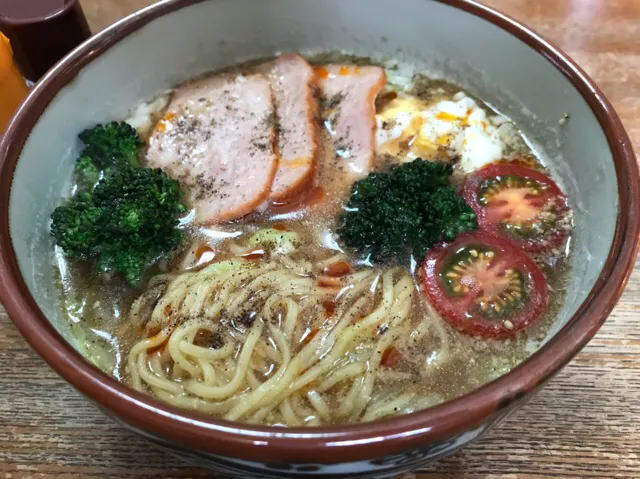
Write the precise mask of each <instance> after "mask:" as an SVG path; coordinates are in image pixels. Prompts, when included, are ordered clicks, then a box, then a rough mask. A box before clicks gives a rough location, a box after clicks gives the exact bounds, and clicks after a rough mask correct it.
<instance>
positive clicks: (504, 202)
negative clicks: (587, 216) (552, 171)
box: [463, 164, 571, 253]
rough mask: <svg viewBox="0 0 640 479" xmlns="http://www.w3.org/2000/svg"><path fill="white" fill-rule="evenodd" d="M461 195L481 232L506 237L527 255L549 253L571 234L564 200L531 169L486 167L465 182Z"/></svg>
mask: <svg viewBox="0 0 640 479" xmlns="http://www.w3.org/2000/svg"><path fill="white" fill-rule="evenodd" d="M463 196H464V199H465V200H466V201H467V203H468V204H469V206H471V208H473V210H474V211H475V213H476V215H477V217H478V227H479V228H480V229H481V230H484V231H488V232H490V233H496V234H499V235H501V236H506V237H508V238H510V239H511V240H513V241H514V242H516V243H517V244H518V245H519V246H520V247H522V249H524V250H525V251H528V252H530V253H535V252H548V251H549V250H551V249H552V248H554V247H556V246H558V245H560V244H561V243H562V242H563V241H564V240H565V239H566V238H567V236H568V235H569V233H570V232H571V210H570V209H569V206H568V203H567V197H566V196H565V195H564V194H563V193H562V191H560V188H558V185H556V184H555V182H554V181H553V180H552V179H551V178H549V177H548V176H546V175H545V174H543V173H540V172H539V171H535V170H532V169H531V168H527V167H525V166H520V165H514V164H494V165H489V166H487V167H485V168H482V169H481V170H478V171H477V172H475V173H474V174H473V175H471V176H470V177H469V178H468V179H467V181H466V183H465V185H464V189H463Z"/></svg>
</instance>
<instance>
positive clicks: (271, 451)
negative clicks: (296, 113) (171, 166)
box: [0, 0, 640, 477]
mask: <svg viewBox="0 0 640 479" xmlns="http://www.w3.org/2000/svg"><path fill="white" fill-rule="evenodd" d="M328 50H347V51H350V52H353V53H356V54H364V55H371V54H383V55H388V56H390V57H394V58H398V59H400V60H409V61H411V62H413V63H416V64H418V65H421V66H423V67H424V69H426V70H428V71H430V72H432V73H433V74H436V75H443V76H445V77H446V78H448V79H450V80H452V81H454V82H456V83H458V84H460V85H461V86H463V87H465V88H466V89H467V90H469V91H471V92H472V93H474V94H476V95H478V96H479V97H480V98H483V99H485V100H487V101H488V102H489V103H490V104H491V105H492V106H494V107H495V108H497V109H498V110H500V111H501V112H502V113H504V114H506V115H507V116H509V117H512V118H513V119H514V120H515V121H516V122H517V124H518V125H520V126H521V127H522V129H523V131H524V132H525V133H526V134H527V137H528V139H529V140H530V142H531V144H532V145H533V146H534V148H536V149H538V150H539V151H540V152H542V153H543V154H544V156H545V157H546V158H548V159H549V161H550V167H551V168H552V170H554V173H555V175H556V177H557V178H559V179H560V181H561V183H562V184H563V186H564V189H565V191H566V192H567V193H568V195H569V197H570V198H571V203H572V206H573V208H574V210H575V212H576V229H575V241H574V242H573V244H572V248H573V250H574V258H573V260H574V266H573V273H572V274H571V279H570V281H569V284H568V287H567V295H566V301H565V304H564V307H563V308H562V310H561V311H560V313H559V316H558V320H557V322H556V325H555V327H554V329H553V331H552V334H551V335H550V338H549V339H548V341H547V342H546V344H545V345H544V346H543V347H542V348H541V349H540V350H539V351H538V352H536V353H535V354H533V356H531V357H530V359H528V360H527V361H525V362H524V363H523V364H522V365H520V366H519V367H517V368H516V369H514V370H513V371H512V372H511V373H509V374H507V375H505V376H503V377H501V378H500V379H498V380H495V381H493V382H491V383H489V384H487V385H486V386H484V387H482V388H480V389H477V390H476V391H474V392H472V393H471V394H468V395H466V396H463V397H460V398H458V399H456V400H453V401H450V402H447V403H445V404H442V405H440V406H437V407H434V408H431V409H428V410H424V411H421V412H417V413H414V414H411V415H408V416H404V417H398V418H395V419H388V420H383V421H379V422H374V423H369V424H360V425H354V426H345V427H330V428H319V429H295V428H292V429H288V430H283V429H275V428H269V427H257V426H249V425H245V424H236V423H230V422H225V421H221V420H217V419H214V418H212V417H208V416H204V415H200V414H196V413H191V412H187V411H183V410H178V409H175V408H173V407H170V406H167V405H165V404H163V403H160V402H158V401H156V400H154V399H153V398H151V397H149V396H146V395H144V394H140V393H138V392H135V391H133V390H132V389H129V388H128V387H126V386H124V385H122V384H120V383H118V382H117V381H116V380H114V379H113V378H111V377H108V376H106V375H105V374H103V373H101V372H100V371H98V370H97V369H95V368H94V367H92V366H91V365H89V364H88V363H87V362H85V361H84V360H83V358H82V357H81V356H80V355H79V354H78V352H76V349H75V345H74V341H73V340H72V339H71V338H70V336H69V334H68V330H67V328H66V326H65V321H64V320H63V318H62V317H61V315H60V313H59V310H58V304H57V299H56V298H57V295H56V291H55V287H54V283H53V281H52V267H51V264H52V257H51V256H52V255H51V251H52V245H51V240H50V237H49V234H48V217H49V215H50V213H51V211H52V209H53V208H54V206H55V205H57V204H59V203H60V201H61V198H62V196H63V194H64V193H65V192H66V191H67V188H68V183H69V178H70V176H71V171H72V168H73V161H74V158H75V157H76V156H77V147H76V134H77V132H78V131H80V130H82V129H83V128H85V127H86V126H87V125H91V124H94V123H96V122H101V121H102V122H104V121H106V120H109V119H122V118H124V117H126V114H127V112H128V110H129V109H130V108H131V107H132V106H134V105H136V104H138V103H140V102H142V101H145V100H147V99H149V98H151V97H153V96H154V95H155V94H158V93H159V92H162V91H164V90H166V89H168V88H170V87H172V86H173V85H175V84H176V83H178V82H180V81H182V80H185V79H187V78H189V77H193V76H194V75H197V74H200V73H203V72H206V71H210V70H213V69H216V68H219V67H222V66H226V65H229V64H232V63H234V62H237V61H239V60H246V59H250V58H258V57H266V56H270V55H273V54H274V53H276V52H279V51H302V52H308V51H328ZM565 114H568V115H569V117H570V118H569V120H568V121H566V122H564V121H562V122H561V121H560V120H561V119H562V118H563V117H564V116H565ZM561 123H564V124H561ZM0 162H1V166H0V167H1V177H0V234H1V242H0V251H1V255H0V273H1V275H2V286H1V288H0V290H1V295H2V301H3V302H4V304H5V307H6V309H7V311H8V312H9V315H10V316H11V318H12V319H13V321H14V322H15V324H16V326H17V327H18V328H19V329H20V331H21V332H22V334H23V335H24V336H25V338H26V339H27V341H28V342H29V343H30V344H31V345H32V346H33V348H34V349H35V350H36V351H37V352H38V353H39V354H40V355H41V356H42V357H43V358H44V359H45V360H46V361H47V362H48V363H49V364H50V365H51V367H52V368H53V369H55V370H56V371H57V372H58V373H59V374H60V375H62V376H63V377H64V378H65V379H66V380H67V381H69V383H71V384H72V385H73V386H74V387H76V388H77V389H78V390H79V391H81V392H82V393H83V394H85V395H86V396H87V397H88V398H90V399H91V400H92V401H94V402H95V403H97V404H98V405H99V406H100V407H101V408H102V409H103V410H104V411H105V412H107V413H108V414H110V415H111V416H113V417H114V418H116V419H117V420H118V421H120V422H121V423H122V424H124V425H126V426H127V427H130V428H132V429H134V430H135V431H137V432H139V433H140V434H142V435H144V436H146V437H147V438H149V439H150V440H152V441H154V442H155V443H157V444H159V445H161V446H163V447H166V448H169V449H171V450H173V451H176V452H178V453H179V454H181V455H182V456H184V457H186V458H188V459H190V460H192V461H195V462H197V463H199V464H202V465H205V466H208V467H211V468H214V469H217V470H221V471H225V472H228V473H233V474H237V475H241V474H245V475H247V476H250V477H306V476H323V477H328V476H336V477H345V476H348V475H353V476H358V477H366V476H376V477H382V476H387V475H393V474H397V473H399V472H402V471H406V470H410V469H413V468H416V467H417V466H419V465H421V464H424V463H426V462H428V461H431V460H434V459H436V458H438V457H440V456H443V455H445V454H449V453H451V452H452V451H454V450H456V449H457V448H459V447H460V446H462V445H464V444H466V443H468V442H469V441H471V440H473V439H475V438H477V437H478V436H480V435H481V434H483V433H484V432H486V431H487V430H488V429H489V428H490V427H492V426H493V425H495V424H496V423H497V422H499V421H500V420H501V419H503V418H505V417H506V416H507V415H508V414H509V413H510V412H511V411H513V410H514V409H515V408H517V407H519V406H521V405H522V404H523V403H524V402H525V401H526V400H527V399H528V398H530V397H531V395H532V394H534V393H535V392H536V391H537V390H539V389H540V388H541V387H542V386H543V385H544V383H545V382H546V381H548V380H549V379H550V378H551V377H552V376H553V375H554V374H555V373H556V372H558V370H559V369H560V368H562V366H564V365H565V364H566V363H567V362H568V361H569V360H570V359H571V358H572V357H573V356H574V355H575V354H576V353H577V352H578V351H579V350H580V349H581V348H582V347H583V346H584V345H585V344H586V343H587V341H589V339H590V338H591V337H592V336H593V335H594V334H595V333H596V331H597V330H598V328H599V327H600V325H601V324H602V323H603V322H604V320H605V319H606V317H607V315H608V314H609V313H610V311H611V309H612V308H613V306H614V304H615V303H616V301H617V299H618V297H619V296H620V294H621V292H622V290H623V288H624V285H625V282H626V280H627V278H628V276H629V273H630V271H631V268H632V265H633V261H634V258H635V256H636V252H637V247H638V227H639V225H638V200H639V198H640V196H639V186H638V168H637V166H636V162H635V159H634V156H633V152H632V149H631V144H630V141H629V138H628V137H627V135H626V134H625V132H624V130H623V127H622V125H621V123H620V120H619V119H618V117H617V115H616V113H615V112H614V111H613V109H612V107H611V105H610V104H609V102H608V101H607V100H606V99H605V97H604V95H603V94H602V92H601V91H600V90H599V89H598V88H597V87H596V86H595V85H594V84H593V82H592V81H591V80H590V79H589V78H588V77H587V75H585V73H584V72H583V71H582V70H580V68H579V67H578V66H576V64H575V63H574V62H573V61H572V60H570V59H569V58H568V57H567V56H566V55H565V54H564V53H562V52H561V51H560V50H558V49H557V48H556V47H554V46H553V45H551V44H549V43H548V42H546V41H545V40H543V39H542V38H540V37H539V36H538V35H537V34H535V33H533V32H532V31H530V30H528V29H527V28H525V27H523V26H522V25H520V24H518V23H517V22H515V21H513V20H511V19H509V18H508V17H506V16H504V15H501V14H499V13H497V12H495V11H492V10H490V9H488V8H485V7H483V6H481V5H479V4H477V3H474V2H471V1H466V0H439V1H433V0H431V1H430V0H402V1H399V2H389V1H386V0H350V1H348V2H345V1H343V0H323V1H317V0H316V1H312V0H270V1H261V2H258V1H253V0H233V1H229V0H211V1H198V0H182V1H180V0H169V1H164V2H160V3H159V4H157V5H155V6H153V7H150V8H147V9H145V10H142V11H141V12H139V13H136V14H135V15H133V16H131V17H129V18H127V19H125V20H123V21H121V22H119V23H117V24H116V25H114V26H112V27H110V28H109V29H107V30H105V31H104V32H102V33H100V34H99V35H97V36H95V37H93V38H92V39H91V40H89V41H88V42H87V43H85V44H83V45H82V46H80V47H79V48H78V49H76V50H75V51H74V52H72V53H71V54H70V55H69V56H68V57H66V58H65V59H64V60H63V61H62V62H61V63H59V64H58V65H57V66H56V67H54V68H53V69H52V70H51V71H49V72H48V73H47V74H46V75H45V77H44V78H43V79H42V80H41V81H40V82H39V83H38V84H37V85H36V87H35V88H34V89H33V91H32V92H31V95H30V96H29V97H28V99H27V100H26V102H25V103H24V104H23V105H22V107H21V108H20V110H19V112H18V113H17V115H16V117H15V118H14V119H13V121H12V123H11V124H10V126H9V128H8V130H7V133H6V135H5V137H4V139H3V140H2V143H1V145H0Z"/></svg>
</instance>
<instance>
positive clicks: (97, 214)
mask: <svg viewBox="0 0 640 479" xmlns="http://www.w3.org/2000/svg"><path fill="white" fill-rule="evenodd" d="M184 211H185V207H184V206H183V205H182V203H181V192H180V186H179V184H178V182H177V181H176V180H174V179H172V178H170V177H169V176H167V175H166V174H165V173H164V172H163V171H162V170H160V169H155V170H154V169H150V168H136V167H133V166H130V165H126V164H123V165H121V166H119V167H118V168H117V169H116V170H115V171H114V172H113V173H112V174H111V175H109V176H107V177H106V178H103V179H102V180H100V182H99V183H98V184H97V186H96V187H95V189H94V190H93V192H91V193H86V192H85V193H80V194H78V195H76V196H74V197H73V198H72V199H71V201H70V202H69V203H68V204H67V205H64V206H60V207H58V208H57V209H56V210H55V211H54V213H53V215H52V219H53V224H52V227H51V234H52V235H53V236H54V238H55V240H56V244H58V246H60V247H61V248H62V249H63V250H64V251H65V253H66V254H67V255H69V256H70V257H73V258H90V257H91V258H96V260H97V265H98V269H99V271H103V272H104V271H117V272H121V273H123V274H124V276H125V278H126V279H127V281H128V282H129V283H131V284H135V283H137V282H138V281H139V280H140V279H141V278H142V276H143V274H144V271H145V270H146V269H147V268H148V267H149V266H150V265H151V264H153V263H154V262H155V261H157V260H158V259H159V258H161V257H163V256H166V255H167V254H168V253H170V252H171V251H173V250H175V249H176V248H177V247H178V245H179V244H180V242H181V241H182V238H183V233H182V231H181V230H180V229H178V219H177V218H178V216H179V215H180V214H181V213H183V212H184Z"/></svg>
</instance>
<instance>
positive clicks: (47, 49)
mask: <svg viewBox="0 0 640 479" xmlns="http://www.w3.org/2000/svg"><path fill="white" fill-rule="evenodd" d="M0 31H1V32H2V33H4V34H5V35H6V36H7V37H8V38H9V40H10V41H11V45H12V47H13V52H14V59H15V62H16V64H17V65H18V68H20V71H21V72H22V74H23V75H24V77H25V78H27V79H28V80H31V81H34V82H35V81H37V80H38V79H39V78H40V77H41V76H42V75H44V74H45V73H46V71H47V70H48V69H49V68H51V67H52V66H53V65H55V64H56V63H57V62H58V60H60V59H61V58H62V57H64V56H65V55H66V54H67V53H69V52H70V51H71V50H73V49H74V48H75V47H77V46H78V45H79V44H80V43H82V42H84V41H85V40H86V39H87V38H89V37H90V36H91V32H90V30H89V25H88V24H87V19H86V18H85V16H84V13H83V12H82V7H81V6H80V2H78V1H77V0H0Z"/></svg>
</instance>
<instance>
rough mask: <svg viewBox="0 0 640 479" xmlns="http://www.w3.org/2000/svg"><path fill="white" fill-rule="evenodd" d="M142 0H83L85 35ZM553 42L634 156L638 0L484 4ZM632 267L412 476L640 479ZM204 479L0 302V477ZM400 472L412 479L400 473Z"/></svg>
mask: <svg viewBox="0 0 640 479" xmlns="http://www.w3.org/2000/svg"><path fill="white" fill-rule="evenodd" d="M150 3H152V2H151V1H150V0H83V1H82V4H83V6H84V8H85V12H86V14H87V17H88V19H89V23H90V24H91V26H92V28H93V29H94V30H99V29H101V28H103V27H104V26H106V25H108V24H110V23H111V22H113V21H115V20H117V19H118V18H120V17H122V16H124V15H126V14H128V13H130V12H132V11H134V10H135V9H137V8H141V7H143V6H146V5H148V4H150ZM485 3H487V4H488V5H490V6H493V7H495V8H498V9H500V10H502V11H504V12H505V13H508V14H510V15H512V16H513V17H515V18H517V19H519V20H521V21H523V22H524V23H525V24H527V25H529V26H530V27H532V28H534V29H536V30H537V31H538V32H540V33H541V34H543V35H544V36H546V37H547V38H549V39H550V40H552V41H553V42H555V43H556V44H558V45H560V46H561V47H562V48H564V49H565V50H566V52H567V53H568V54H569V55H570V56H572V57H573V58H574V59H575V60H577V61H578V63H579V64H580V65H581V66H582V67H583V68H584V69H585V70H586V71H587V72H588V73H589V74H590V75H591V76H592V77H593V78H594V79H595V80H596V82H597V83H598V84H599V85H600V86H601V87H602V89H603V90H604V92H605V93H606V95H607V96H608V97H609V99H610V100H611V101H612V102H613V104H614V106H615V107H616V109H617V111H618V113H619V114H620V116H621V117H622V120H623V121H624V123H625V126H626V128H627V130H628V132H629V134H630V135H631V138H632V141H633V143H634V147H635V149H636V151H640V0H485ZM639 420H640V266H639V265H637V267H636V270H635V271H634V273H633V275H632V277H631V281H630V284H629V286H628V288H627V290H626V292H625V294H624V296H623V297H622V299H621V301H620V303H619V305H618V307H617V308H616V310H615V312H614V313H613V314H612V315H611V317H610V318H609V320H608V321H607V323H606V324H605V325H604V327H603V328H602V329H601V330H600V332H599V333H598V335H597V336H596V337H595V339H594V340H593V341H592V342H591V343H590V344H589V345H588V346H587V347H586V348H585V349H584V351H582V353H581V354H580V355H578V356H577V357H576V358H575V360H574V361H573V362H572V363H571V364H570V365H569V366H568V367H567V368H565V369H564V370H563V371H562V372H561V373H560V374H559V375H558V376H557V377H556V378H555V379H554V380H552V381H551V383H550V384H549V385H548V386H547V387H546V388H545V389H544V390H543V391H542V392H541V393H540V394H539V395H538V396H537V397H536V398H534V399H533V400H532V401H531V402H530V403H529V404H528V405H527V406H526V407H525V408H523V409H522V410H520V411H519V412H517V413H516V414H514V415H513V416H512V417H511V418H510V419H509V420H508V421H507V422H506V423H504V424H502V425H501V426H499V427H498V428H496V429H494V430H493V431H492V432H491V433H490V434H489V435H488V436H487V437H485V438H483V439H482V440H480V441H479V442H477V443H475V444H473V445H471V446H470V447H467V448H466V449H464V450H462V451H460V452H458V453H457V454H455V455H453V456H451V457H449V458H446V459H443V460H441V461H439V462H437V463H435V464H433V465H431V466H430V467H429V468H428V469H427V470H424V471H421V473H419V474H417V477H418V478H422V479H436V478H462V479H479V478H484V479H540V478H614V477H616V478H618V477H623V478H640V424H639V422H640V421H639ZM52 477H57V478H67V477H69V478H132V479H133V478H136V479H138V478H153V477H164V478H204V477H213V476H212V475H211V474H210V473H208V472H206V471H204V470H201V469H196V468H192V467H190V466H188V465H185V464H184V463H182V462H181V461H179V460H177V459H174V458H172V457H171V456H167V454H166V453H164V452H161V451H158V450H156V449H155V448H153V447H152V446H150V445H148V444H147V443H146V442H144V441H143V440H141V439H139V438H138V437H136V436H134V435H133V434H131V433H129V432H127V431H125V430H124V429H122V428H121V427H120V426H118V425H116V424H114V423H112V422H111V421H110V420H108V419H106V418H105V416H103V415H102V413H100V412H99V411H98V410H97V409H96V408H94V406H93V405H91V404H90V403H88V402H87V401H85V400H84V399H83V398H82V397H80V395H79V394H78V393H76V392H75V391H74V390H73V389H72V388H71V387H70V386H68V385H67V384H66V383H65V382H64V381H63V380H61V379H60V378H58V377H57V376H56V375H55V374H54V373H53V372H52V371H51V370H50V369H49V368H48V367H47V366H46V365H45V364H44V362H43V361H42V360H41V359H40V358H39V357H38V356H37V355H36V354H35V353H33V352H32V351H31V350H30V349H29V347H28V346H27V345H26V343H25V342H24V340H23V339H22V338H21V336H20V335H19V334H18V333H17V331H16V330H15V329H14V328H13V326H12V325H11V323H10V321H9V319H8V318H7V316H6V314H5V313H4V310H3V309H2V308H1V307H0V479H2V478H7V479H9V478H11V479H18V478H24V479H27V478H52ZM406 477H415V476H414V475H409V476H406Z"/></svg>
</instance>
